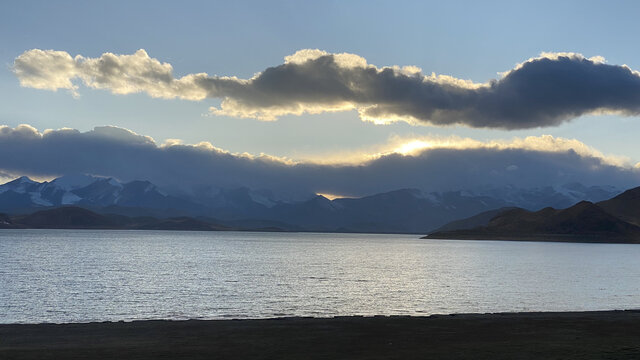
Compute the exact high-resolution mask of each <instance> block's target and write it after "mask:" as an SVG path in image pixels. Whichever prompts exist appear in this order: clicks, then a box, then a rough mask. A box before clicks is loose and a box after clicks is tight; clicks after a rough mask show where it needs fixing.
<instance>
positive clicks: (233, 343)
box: [0, 311, 640, 360]
mask: <svg viewBox="0 0 640 360" xmlns="http://www.w3.org/2000/svg"><path fill="white" fill-rule="evenodd" d="M417 358H419V359H640V311H611V312H581V313H577V312H576V313H518V314H486V315H448V316H447V315H442V316H431V317H372V318H371V317H341V318H333V319H309V318H287V319H271V320H221V321H197V320H189V321H136V322H130V323H123V322H117V323H90V324H63V325H54V324H40V325H0V359H7V360H8V359H417Z"/></svg>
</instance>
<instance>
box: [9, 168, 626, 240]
mask: <svg viewBox="0 0 640 360" xmlns="http://www.w3.org/2000/svg"><path fill="white" fill-rule="evenodd" d="M620 192H621V191H620V190H619V189H616V188H613V187H608V186H589V187H587V186H584V185H582V184H578V183H571V184H565V185H562V186H556V187H551V186H548V187H542V188H527V189H525V188H518V187H514V186H508V187H483V188H477V189H464V190H458V191H447V192H430V193H425V192H423V191H421V190H417V189H399V190H395V191H389V192H384V193H379V194H372V195H369V196H364V197H360V198H337V199H333V200H330V199H327V198H326V197H324V196H321V195H315V194H309V196H308V197H307V198H306V199H302V200H295V201H294V200H283V199H282V198H277V197H275V196H274V195H273V194H272V193H271V192H270V191H269V190H265V189H249V188H231V189H227V188H222V189H207V190H206V191H202V190H201V189H200V190H198V189H192V190H190V191H180V192H171V191H168V190H166V189H161V188H159V187H158V186H156V185H154V184H152V183H150V182H149V181H144V180H139V181H131V182H126V183H123V182H120V181H118V180H116V179H114V178H105V177H95V176H89V175H76V176H64V177H60V178H56V179H54V180H52V181H43V182H38V181H34V180H31V179H29V178H27V177H20V178H18V179H15V180H13V181H10V182H8V183H6V184H3V185H0V212H2V213H6V214H9V215H11V216H14V217H15V216H16V215H24V214H30V213H34V212H38V211H42V210H50V209H55V208H61V207H68V206H73V207H80V208H84V209H87V210H90V211H92V212H94V213H96V214H102V215H120V216H126V217H132V218H144V217H153V218H156V219H170V218H173V219H175V218H180V217H182V218H184V217H189V218H193V219H196V220H197V221H203V222H205V223H206V224H214V225H215V226H214V227H216V228H218V227H220V228H233V229H279V230H287V231H341V232H375V233H428V232H431V231H433V230H434V229H436V228H438V227H440V226H442V225H444V224H446V223H448V222H451V221H453V220H457V219H461V218H465V217H469V216H472V215H475V214H478V213H482V212H484V211H489V210H496V209H500V208H504V207H520V208H523V209H527V210H539V209H542V208H544V207H548V206H552V207H557V208H562V207H568V206H571V205H573V204H576V203H577V202H579V201H583V200H587V201H592V202H597V201H602V200H605V199H609V198H611V197H613V196H615V195H617V194H619V193H620ZM612 206H613V205H612ZM0 220H1V219H0Z"/></svg>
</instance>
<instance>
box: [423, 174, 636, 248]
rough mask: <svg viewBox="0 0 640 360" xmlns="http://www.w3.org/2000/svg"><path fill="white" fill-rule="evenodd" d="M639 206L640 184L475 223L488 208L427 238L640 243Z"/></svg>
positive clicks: (485, 215)
mask: <svg viewBox="0 0 640 360" xmlns="http://www.w3.org/2000/svg"><path fill="white" fill-rule="evenodd" d="M639 209H640V187H638V188H634V189H631V190H628V191H626V192H624V193H623V194H620V195H618V196H616V197H614V198H613V199H611V200H606V201H603V202H600V203H598V204H594V203H591V202H588V201H581V202H579V203H578V204H576V205H574V206H571V207H569V208H567V209H563V210H556V209H553V208H550V207H549V208H545V209H542V210H540V211H536V212H532V211H527V210H524V209H520V208H515V209H510V210H504V211H500V212H498V213H497V214H496V215H495V216H493V217H492V218H491V219H490V221H489V222H488V223H487V224H486V225H479V226H478V225H477V221H476V223H474V218H476V220H477V218H483V219H485V218H486V217H487V216H490V215H491V214H492V212H486V213H483V214H479V215H476V217H472V218H469V219H464V220H460V221H457V222H454V223H451V224H448V225H445V226H444V227H442V228H441V229H439V230H438V231H435V232H433V233H430V234H429V235H427V236H425V237H424V238H428V239H475V240H535V241H568V242H606V243H640V226H638V225H637V223H638V214H639V213H640V211H639ZM474 225H475V226H474ZM462 226H468V227H467V228H462Z"/></svg>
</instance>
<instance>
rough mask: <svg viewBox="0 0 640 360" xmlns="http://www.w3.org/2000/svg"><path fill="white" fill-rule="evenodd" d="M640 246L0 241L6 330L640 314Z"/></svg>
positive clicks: (3, 234) (297, 238) (180, 235)
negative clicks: (180, 322)
mask: <svg viewBox="0 0 640 360" xmlns="http://www.w3.org/2000/svg"><path fill="white" fill-rule="evenodd" d="M638 260H640V245H622V244H569V243H540V242H505V241H461V240H421V239H418V238H417V236H415V235H371V234H318V233H249V232H174V231H90V230H0V323H14V322H30V323H33V322H87V321H106V320H111V321H114V320H134V319H187V318H198V319H217V318H264V317H279V316H322V317H325V316H337V315H375V314H383V315H392V314H396V315H428V314H434V313H440V314H444V313H460V312H503V311H565V310H608V309H630V308H640V261H638Z"/></svg>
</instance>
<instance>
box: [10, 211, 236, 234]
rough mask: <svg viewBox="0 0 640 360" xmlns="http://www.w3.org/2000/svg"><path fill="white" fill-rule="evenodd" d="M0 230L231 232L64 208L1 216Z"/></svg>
mask: <svg viewBox="0 0 640 360" xmlns="http://www.w3.org/2000/svg"><path fill="white" fill-rule="evenodd" d="M0 228H10V229H20V228H27V229H111V230H198V231H220V230H233V229H232V228H229V227H226V226H223V225H219V224H215V223H211V222H206V221H202V220H197V219H194V218H189V217H178V218H167V219H156V218H153V217H135V218H131V217H127V216H122V215H102V214H98V213H95V212H93V211H91V210H87V209H83V208H80V207H76V206H64V207H59V208H55V209H50V210H42V211H37V212H35V213H33V214H29V215H22V216H15V217H13V218H11V217H9V216H7V215H5V214H0Z"/></svg>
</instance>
